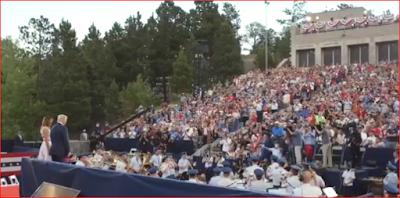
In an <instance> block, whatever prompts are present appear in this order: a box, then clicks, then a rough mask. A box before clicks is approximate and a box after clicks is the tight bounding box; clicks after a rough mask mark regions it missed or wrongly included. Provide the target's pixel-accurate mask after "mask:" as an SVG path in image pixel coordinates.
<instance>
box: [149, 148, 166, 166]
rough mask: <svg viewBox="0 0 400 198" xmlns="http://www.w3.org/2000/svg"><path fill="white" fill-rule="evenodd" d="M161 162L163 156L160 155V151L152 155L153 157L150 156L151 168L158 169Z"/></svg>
mask: <svg viewBox="0 0 400 198" xmlns="http://www.w3.org/2000/svg"><path fill="white" fill-rule="evenodd" d="M162 160H163V156H162V154H161V150H157V151H156V153H154V155H153V156H151V158H150V163H151V164H152V165H153V166H157V167H159V166H160V165H161V163H162Z"/></svg>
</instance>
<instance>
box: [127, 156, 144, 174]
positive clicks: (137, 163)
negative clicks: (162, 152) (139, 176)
mask: <svg viewBox="0 0 400 198" xmlns="http://www.w3.org/2000/svg"><path fill="white" fill-rule="evenodd" d="M134 155H135V156H133V157H132V159H131V162H130V166H131V168H132V170H133V172H134V173H140V169H141V168H142V159H141V156H140V152H137V151H136V152H135V154H134Z"/></svg>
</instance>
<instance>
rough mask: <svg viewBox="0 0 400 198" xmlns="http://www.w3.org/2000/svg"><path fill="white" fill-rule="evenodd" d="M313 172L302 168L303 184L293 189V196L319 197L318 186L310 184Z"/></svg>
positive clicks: (319, 190)
mask: <svg viewBox="0 0 400 198" xmlns="http://www.w3.org/2000/svg"><path fill="white" fill-rule="evenodd" d="M312 177H313V173H311V171H309V170H303V184H302V185H301V186H300V187H298V188H295V189H294V190H293V196H294V197H320V196H322V194H323V193H322V190H321V188H319V187H316V186H313V185H311V184H310V182H311V181H312Z"/></svg>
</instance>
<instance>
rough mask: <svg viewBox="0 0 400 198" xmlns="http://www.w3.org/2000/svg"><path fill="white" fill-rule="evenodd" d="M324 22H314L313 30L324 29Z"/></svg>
mask: <svg viewBox="0 0 400 198" xmlns="http://www.w3.org/2000/svg"><path fill="white" fill-rule="evenodd" d="M325 24H326V23H325V22H319V21H318V22H316V23H315V24H314V26H315V28H317V29H322V28H324V27H325Z"/></svg>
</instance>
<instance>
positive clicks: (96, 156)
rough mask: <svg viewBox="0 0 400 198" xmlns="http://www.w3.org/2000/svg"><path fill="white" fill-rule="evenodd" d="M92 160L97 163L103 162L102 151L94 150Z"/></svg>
mask: <svg viewBox="0 0 400 198" xmlns="http://www.w3.org/2000/svg"><path fill="white" fill-rule="evenodd" d="M93 160H94V161H97V162H101V161H103V151H102V150H100V149H97V150H96V153H95V154H94V156H93Z"/></svg>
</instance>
